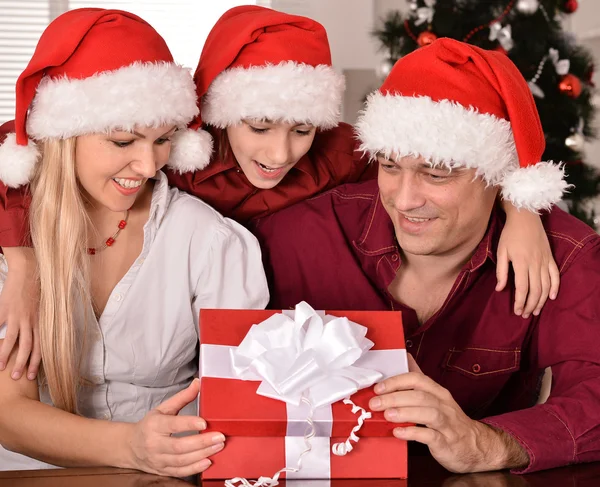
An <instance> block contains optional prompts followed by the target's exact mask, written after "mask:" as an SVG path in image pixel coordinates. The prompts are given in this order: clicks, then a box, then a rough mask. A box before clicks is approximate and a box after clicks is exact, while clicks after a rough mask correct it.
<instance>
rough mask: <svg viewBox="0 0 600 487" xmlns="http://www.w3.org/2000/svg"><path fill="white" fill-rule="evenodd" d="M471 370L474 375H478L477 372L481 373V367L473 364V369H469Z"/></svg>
mask: <svg viewBox="0 0 600 487" xmlns="http://www.w3.org/2000/svg"><path fill="white" fill-rule="evenodd" d="M471 369H472V370H473V372H474V373H476V374H479V372H481V365H479V364H473V367H471Z"/></svg>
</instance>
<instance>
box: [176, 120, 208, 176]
mask: <svg viewBox="0 0 600 487" xmlns="http://www.w3.org/2000/svg"><path fill="white" fill-rule="evenodd" d="M212 151H213V139H212V136H211V135H210V134H209V133H208V132H207V131H206V130H202V129H198V130H192V129H182V130H178V131H177V132H175V135H174V136H173V142H172V145H171V154H170V156H169V167H170V168H172V169H174V170H175V171H177V172H179V173H183V172H193V171H196V170H199V169H204V168H205V167H206V166H208V164H209V162H210V157H211V155H212Z"/></svg>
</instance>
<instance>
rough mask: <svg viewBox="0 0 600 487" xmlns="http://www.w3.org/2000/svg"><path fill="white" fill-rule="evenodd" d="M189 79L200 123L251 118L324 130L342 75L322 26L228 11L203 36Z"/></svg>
mask: <svg viewBox="0 0 600 487" xmlns="http://www.w3.org/2000/svg"><path fill="white" fill-rule="evenodd" d="M194 80H195V81H196V88H197V94H198V98H199V99H201V107H202V108H201V110H202V121H203V122H205V123H207V124H210V125H213V126H215V127H219V128H225V127H227V126H230V125H234V124H237V123H239V122H240V121H242V120H243V119H246V118H249V119H269V120H273V121H283V122H296V123H308V124H311V125H315V126H317V127H319V128H321V129H330V128H333V127H335V126H336V125H337V124H338V123H339V121H340V108H341V103H342V95H343V93H344V88H345V82H344V77H343V76H342V75H340V74H338V73H336V72H335V71H334V70H333V68H332V67H331V53H330V50H329V42H328V40H327V33H326V32H325V29H324V28H323V26H322V25H321V24H319V23H318V22H315V21H314V20H311V19H309V18H306V17H300V16H298V15H289V14H286V13H282V12H277V11H276V10H271V9H268V8H264V7H257V6H248V5H246V6H241V7H235V8H232V9H230V10H228V11H227V12H226V13H225V14H224V15H223V16H222V17H221V18H220V19H219V20H218V21H217V23H216V24H215V26H214V27H213V29H212V30H211V32H210V34H209V35H208V38H207V40H206V44H204V48H203V50H202V55H201V57H200V63H199V64H198V68H197V69H196V73H195V75H194ZM200 123H201V121H200V120H199V119H198V121H197V123H196V125H199V124H200Z"/></svg>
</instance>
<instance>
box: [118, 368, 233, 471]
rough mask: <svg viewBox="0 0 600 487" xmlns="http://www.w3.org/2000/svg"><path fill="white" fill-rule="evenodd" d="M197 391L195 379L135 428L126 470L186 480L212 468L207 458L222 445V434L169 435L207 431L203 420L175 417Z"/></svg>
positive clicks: (190, 417) (223, 437) (198, 388)
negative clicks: (134, 469) (133, 469)
mask: <svg viewBox="0 0 600 487" xmlns="http://www.w3.org/2000/svg"><path fill="white" fill-rule="evenodd" d="M199 392H200V381H199V380H198V379H195V380H194V381H193V382H192V384H191V385H190V386H189V387H188V388H187V389H185V390H183V391H181V392H179V393H177V394H176V395H174V396H173V397H171V398H170V399H168V400H166V401H165V402H164V403H162V404H161V405H160V406H158V407H157V408H156V409H153V410H152V411H150V412H149V413H148V414H147V415H146V416H145V417H144V418H143V419H142V420H141V421H140V422H138V423H136V424H135V425H134V428H133V433H132V435H131V440H130V451H131V458H130V462H128V463H130V465H128V467H129V468H136V469H138V470H143V471H144V472H148V473H153V474H156V475H165V476H170V477H187V476H189V475H195V474H197V473H200V472H203V471H204V470H206V469H207V468H208V467H209V466H210V465H211V461H210V460H209V457H210V456H211V455H213V454H215V453H217V452H219V451H221V450H222V449H223V447H224V446H225V436H224V435H223V434H222V433H217V432H214V431H213V432H210V433H201V434H192V435H190V436H184V437H175V436H172V435H174V434H176V433H186V432H194V433H196V432H199V431H203V430H205V429H206V421H204V420H203V419H202V418H199V417H195V416H177V414H178V413H179V411H181V409H183V408H184V407H185V406H186V405H187V404H189V403H190V402H193V401H194V400H195V399H196V397H198V394H199Z"/></svg>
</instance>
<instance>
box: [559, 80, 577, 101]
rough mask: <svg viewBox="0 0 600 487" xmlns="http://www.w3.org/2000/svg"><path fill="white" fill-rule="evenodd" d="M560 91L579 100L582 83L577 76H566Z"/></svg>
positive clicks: (561, 81) (560, 84)
mask: <svg viewBox="0 0 600 487" xmlns="http://www.w3.org/2000/svg"><path fill="white" fill-rule="evenodd" d="M558 89H559V90H560V92H561V93H564V94H565V95H567V96H570V97H571V98H578V97H579V95H581V81H580V79H579V78H578V77H577V76H574V75H572V74H566V75H565V76H563V77H562V78H561V79H560V83H558Z"/></svg>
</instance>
